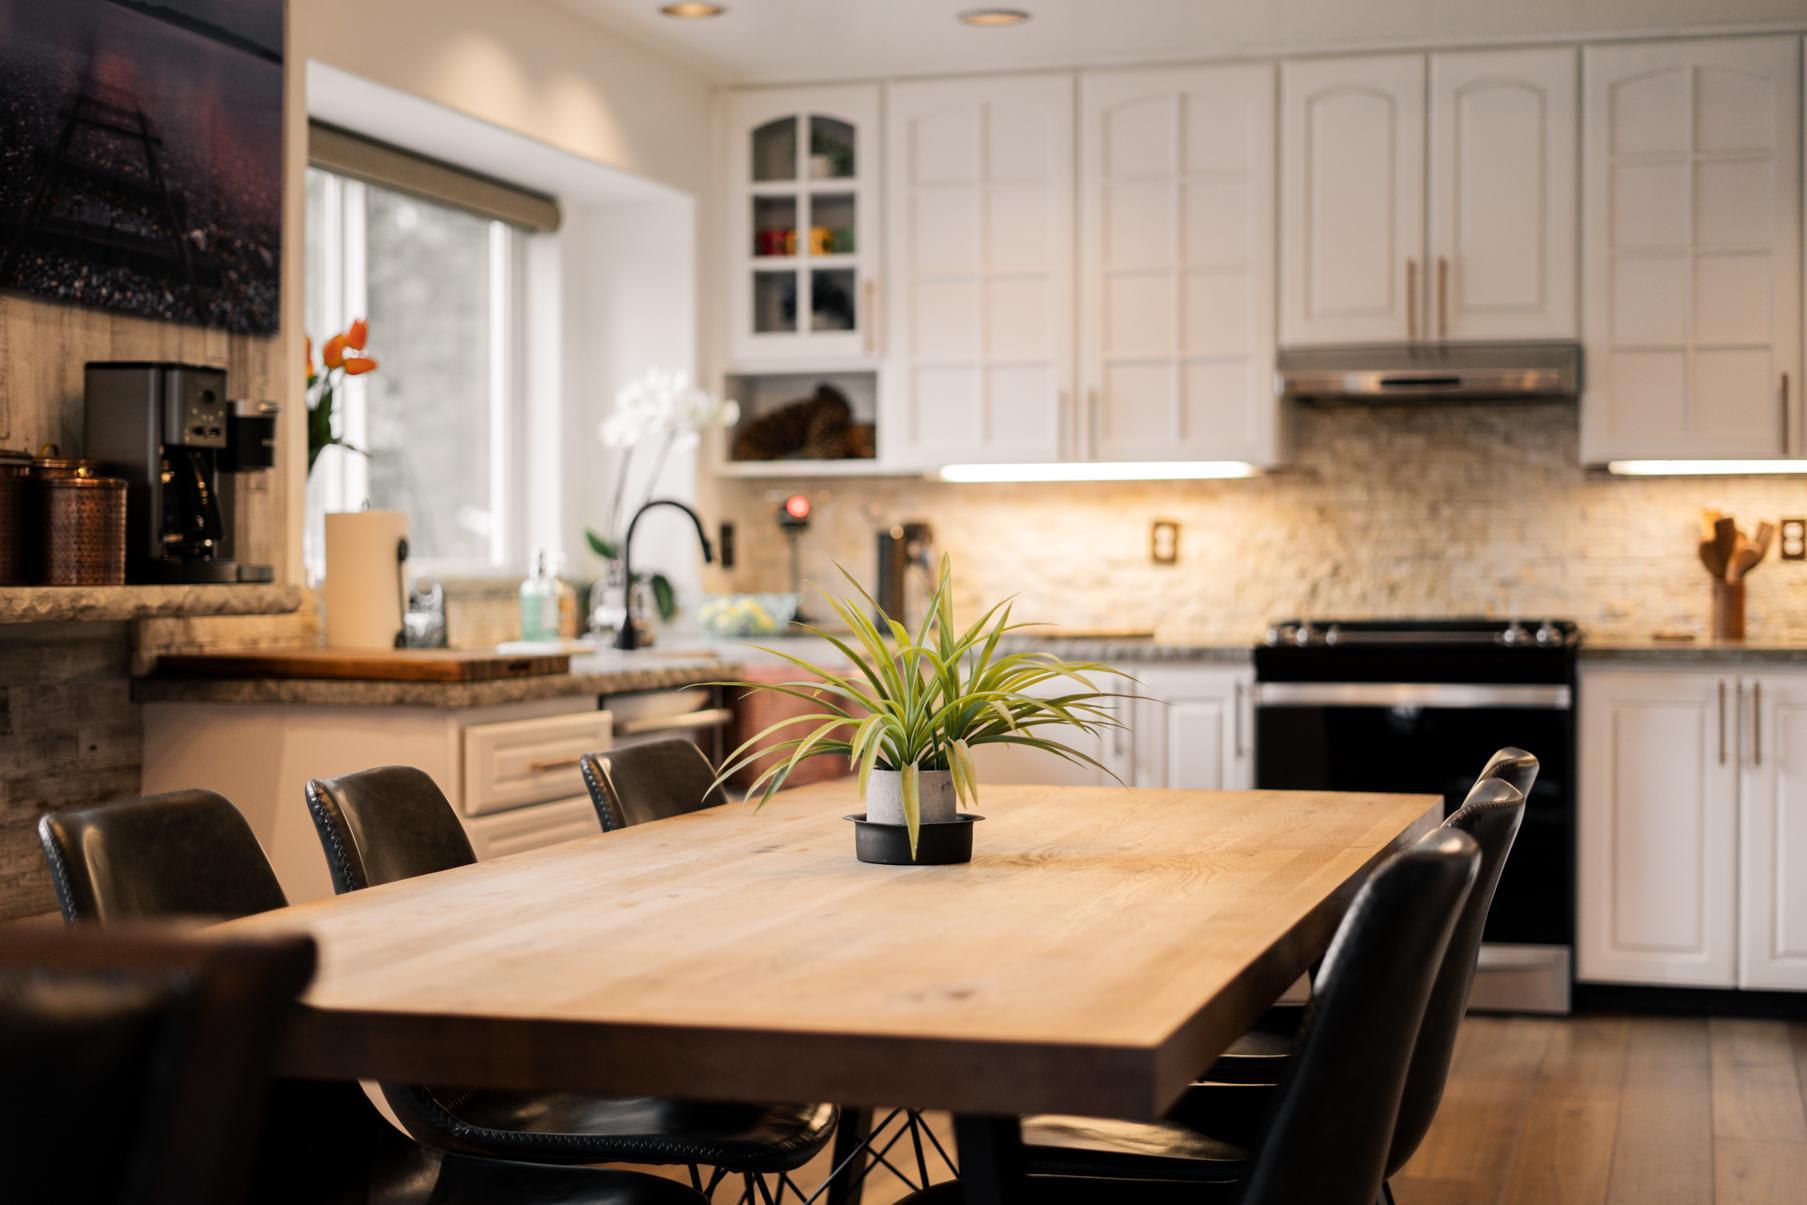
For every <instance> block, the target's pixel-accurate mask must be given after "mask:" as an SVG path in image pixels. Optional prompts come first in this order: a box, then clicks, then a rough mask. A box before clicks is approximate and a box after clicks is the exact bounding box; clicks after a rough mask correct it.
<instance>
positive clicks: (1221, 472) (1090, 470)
mask: <svg viewBox="0 0 1807 1205" xmlns="http://www.w3.org/2000/svg"><path fill="white" fill-rule="evenodd" d="M1260 472H1261V470H1260V469H1259V468H1257V467H1256V466H1255V465H1252V464H1248V463H1246V462H1244V461H1241V460H1141V461H1134V460H1129V461H1118V462H1114V463H1097V464H1085V463H1080V462H1077V461H1074V462H1068V461H1054V462H1050V463H1045V464H949V465H943V466H942V467H941V469H940V470H939V471H938V472H937V473H936V474H935V476H937V477H939V478H940V479H941V480H943V481H987V482H1009V481H1209V480H1221V479H1224V478H1231V477H1254V476H1257V475H1258V474H1259V473H1260Z"/></svg>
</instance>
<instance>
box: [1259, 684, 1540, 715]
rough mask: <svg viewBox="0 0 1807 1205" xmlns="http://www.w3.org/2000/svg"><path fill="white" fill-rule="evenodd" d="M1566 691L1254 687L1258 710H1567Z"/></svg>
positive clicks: (1512, 687) (1490, 687)
mask: <svg viewBox="0 0 1807 1205" xmlns="http://www.w3.org/2000/svg"><path fill="white" fill-rule="evenodd" d="M1571 704H1572V698H1571V693H1570V691H1569V688H1568V687H1567V686H1537V685H1517V684H1501V685H1463V684H1459V683H1452V682H1258V683H1256V685H1255V705H1256V706H1257V707H1436V708H1443V709H1446V710H1454V709H1467V710H1477V709H1482V708H1490V707H1526V708H1540V709H1543V710H1546V711H1567V710H1568V709H1569V707H1570V706H1571Z"/></svg>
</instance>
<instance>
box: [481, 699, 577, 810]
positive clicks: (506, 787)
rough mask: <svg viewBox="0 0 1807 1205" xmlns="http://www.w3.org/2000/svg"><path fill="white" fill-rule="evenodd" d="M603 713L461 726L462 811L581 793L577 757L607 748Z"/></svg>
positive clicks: (496, 808)
mask: <svg viewBox="0 0 1807 1205" xmlns="http://www.w3.org/2000/svg"><path fill="white" fill-rule="evenodd" d="M610 731H611V729H610V718H609V713H608V712H606V711H584V712H579V713H577V714H576V715H556V716H547V717H545V718H543V719H532V720H509V721H507V722H506V723H501V724H474V725H472V726H471V727H469V728H466V729H465V730H464V793H463V794H464V814H465V815H467V816H482V815H486V814H488V813H490V812H501V811H506V810H507V809H509V808H518V807H526V806H527V805H529V804H534V803H545V802H547V801H548V800H552V799H567V798H570V797H572V796H575V795H581V794H583V791H584V784H583V775H582V773H581V772H580V771H579V770H578V768H577V759H578V757H579V756H580V755H582V754H585V753H600V752H601V751H603V750H604V749H607V748H608V747H609V735H610Z"/></svg>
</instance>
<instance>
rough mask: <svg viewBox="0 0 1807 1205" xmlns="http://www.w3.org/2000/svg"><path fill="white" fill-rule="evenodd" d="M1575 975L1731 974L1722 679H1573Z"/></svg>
mask: <svg viewBox="0 0 1807 1205" xmlns="http://www.w3.org/2000/svg"><path fill="white" fill-rule="evenodd" d="M1580 694H1581V739H1580V758H1581V793H1580V799H1579V803H1578V811H1579V821H1578V823H1579V853H1580V859H1579V862H1580V876H1579V886H1580V891H1579V899H1578V903H1579V909H1578V911H1579V915H1578V917H1577V920H1578V926H1577V927H1578V932H1577V946H1578V950H1577V961H1576V966H1577V977H1578V978H1581V979H1584V980H1593V981H1607V982H1621V983H1661V984H1682V985H1692V986H1701V987H1730V986H1732V985H1733V983H1734V980H1735V977H1736V971H1737V966H1736V945H1737V914H1736V906H1735V901H1736V894H1737V874H1738V870H1737V849H1736V835H1737V826H1738V817H1737V801H1738V795H1737V792H1738V769H1737V766H1738V732H1737V716H1736V714H1735V711H1736V708H1735V703H1736V699H1737V691H1736V686H1735V683H1734V682H1733V681H1732V680H1731V679H1730V678H1729V676H1726V675H1720V674H1715V673H1677V674H1668V673H1653V674H1646V673H1634V672H1600V671H1590V672H1588V673H1587V674H1585V675H1584V676H1583V678H1582V682H1581V688H1580Z"/></svg>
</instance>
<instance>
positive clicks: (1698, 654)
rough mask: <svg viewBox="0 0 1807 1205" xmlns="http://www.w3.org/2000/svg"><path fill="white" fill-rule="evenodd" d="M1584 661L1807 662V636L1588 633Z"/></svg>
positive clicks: (1806, 663) (1659, 662) (1583, 642)
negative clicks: (1715, 637) (1683, 638)
mask: <svg viewBox="0 0 1807 1205" xmlns="http://www.w3.org/2000/svg"><path fill="white" fill-rule="evenodd" d="M1579 656H1580V658H1581V660H1582V661H1615V662H1627V663H1636V662H1644V663H1648V664H1668V665H1688V664H1692V663H1699V664H1713V665H1723V664H1725V663H1727V662H1732V663H1740V664H1801V665H1807V640H1745V641H1736V642H1728V641H1716V640H1688V641H1680V640H1647V639H1646V640H1639V639H1632V638H1594V637H1588V638H1587V639H1586V640H1583V641H1582V643H1581V649H1580V652H1579Z"/></svg>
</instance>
